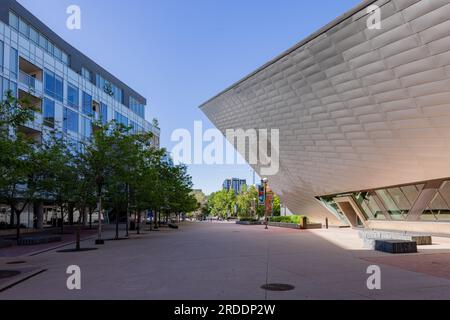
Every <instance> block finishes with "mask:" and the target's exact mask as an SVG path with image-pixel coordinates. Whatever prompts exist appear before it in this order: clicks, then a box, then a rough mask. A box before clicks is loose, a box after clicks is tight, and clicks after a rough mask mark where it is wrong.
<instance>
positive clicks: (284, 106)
mask: <svg viewBox="0 0 450 320" xmlns="http://www.w3.org/2000/svg"><path fill="white" fill-rule="evenodd" d="M372 5H376V6H377V8H379V13H380V17H381V28H369V26H370V25H371V24H370V22H371V21H372V20H373V12H371V10H368V8H369V7H370V6H372ZM201 109H202V111H203V112H204V113H205V114H206V115H207V116H208V117H209V119H210V120H211V121H212V122H213V123H214V124H215V125H216V126H217V127H218V128H219V129H220V130H221V131H222V132H224V133H225V132H226V130H227V129H239V128H242V129H245V130H246V129H253V128H261V126H262V125H263V126H265V128H267V129H271V128H274V129H279V131H280V150H278V151H279V155H280V170H279V171H278V173H277V174H275V175H273V176H271V177H268V178H269V180H270V185H271V188H272V189H273V190H274V191H275V192H276V193H277V194H279V195H280V196H281V198H282V201H283V203H286V204H287V206H288V207H289V208H290V209H291V210H292V211H293V212H294V213H297V214H304V215H308V216H309V217H310V219H311V220H312V221H314V222H322V223H324V222H325V219H326V218H328V219H329V221H330V224H334V225H340V226H352V227H355V228H369V229H386V230H399V231H418V232H430V233H436V234H450V178H449V177H450V3H449V2H448V1H434V0H365V1H363V2H362V3H361V4H360V5H358V6H357V7H355V8H354V9H352V10H351V11H349V12H347V13H345V14H343V15H342V16H341V17H339V18H337V19H336V20H334V21H332V22H331V23H329V24H328V25H327V26H325V27H323V28H322V29H321V30H319V31H317V32H315V33H314V34H312V35H311V36H309V37H307V38H306V39H305V40H303V41H301V42H300V43H298V44H297V45H296V46H294V47H293V48H291V49H289V50H287V51H286V52H284V53H283V54H281V55H280V56H278V57H276V58H275V59H273V60H272V61H269V62H268V63H267V64H266V65H264V66H263V67H261V68H260V69H258V70H256V71H255V72H253V73H252V74H250V75H249V76H247V77H246V78H244V79H243V80H241V81H239V82H238V83H236V84H234V85H232V86H231V87H230V88H228V89H226V90H225V91H223V92H221V93H220V94H218V95H217V96H216V97H214V98H212V99H211V100H209V101H208V102H206V103H205V104H203V105H202V106H201ZM259 169H260V167H259V166H255V170H256V171H259Z"/></svg>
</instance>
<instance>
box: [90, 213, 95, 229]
mask: <svg viewBox="0 0 450 320" xmlns="http://www.w3.org/2000/svg"><path fill="white" fill-rule="evenodd" d="M93 214H94V213H93V212H92V209H91V208H89V230H92V215H93Z"/></svg>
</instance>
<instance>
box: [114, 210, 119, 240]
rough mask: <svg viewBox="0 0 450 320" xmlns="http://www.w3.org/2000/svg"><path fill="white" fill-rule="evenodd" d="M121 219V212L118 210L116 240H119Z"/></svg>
mask: <svg viewBox="0 0 450 320" xmlns="http://www.w3.org/2000/svg"><path fill="white" fill-rule="evenodd" d="M119 219H120V215H119V211H117V210H116V237H115V239H116V240H119Z"/></svg>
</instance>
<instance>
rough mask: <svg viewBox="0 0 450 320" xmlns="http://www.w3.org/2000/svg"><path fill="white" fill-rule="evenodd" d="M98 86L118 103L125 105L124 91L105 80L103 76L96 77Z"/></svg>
mask: <svg viewBox="0 0 450 320" xmlns="http://www.w3.org/2000/svg"><path fill="white" fill-rule="evenodd" d="M96 86H97V88H100V89H102V90H103V91H104V92H105V93H106V94H108V95H109V96H111V97H113V98H114V99H115V100H116V101H118V102H120V103H122V104H123V96H124V95H123V90H122V89H120V88H119V87H117V86H116V85H115V84H114V83H112V82H110V81H107V80H105V79H104V78H103V77H102V76H101V75H99V74H97V75H96Z"/></svg>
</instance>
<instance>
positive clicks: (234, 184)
mask: <svg viewBox="0 0 450 320" xmlns="http://www.w3.org/2000/svg"><path fill="white" fill-rule="evenodd" d="M244 186H247V180H243V179H238V178H231V179H226V180H225V181H224V182H223V189H225V190H228V191H230V189H233V190H234V192H235V193H236V194H239V193H241V192H242V190H243V187H244Z"/></svg>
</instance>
